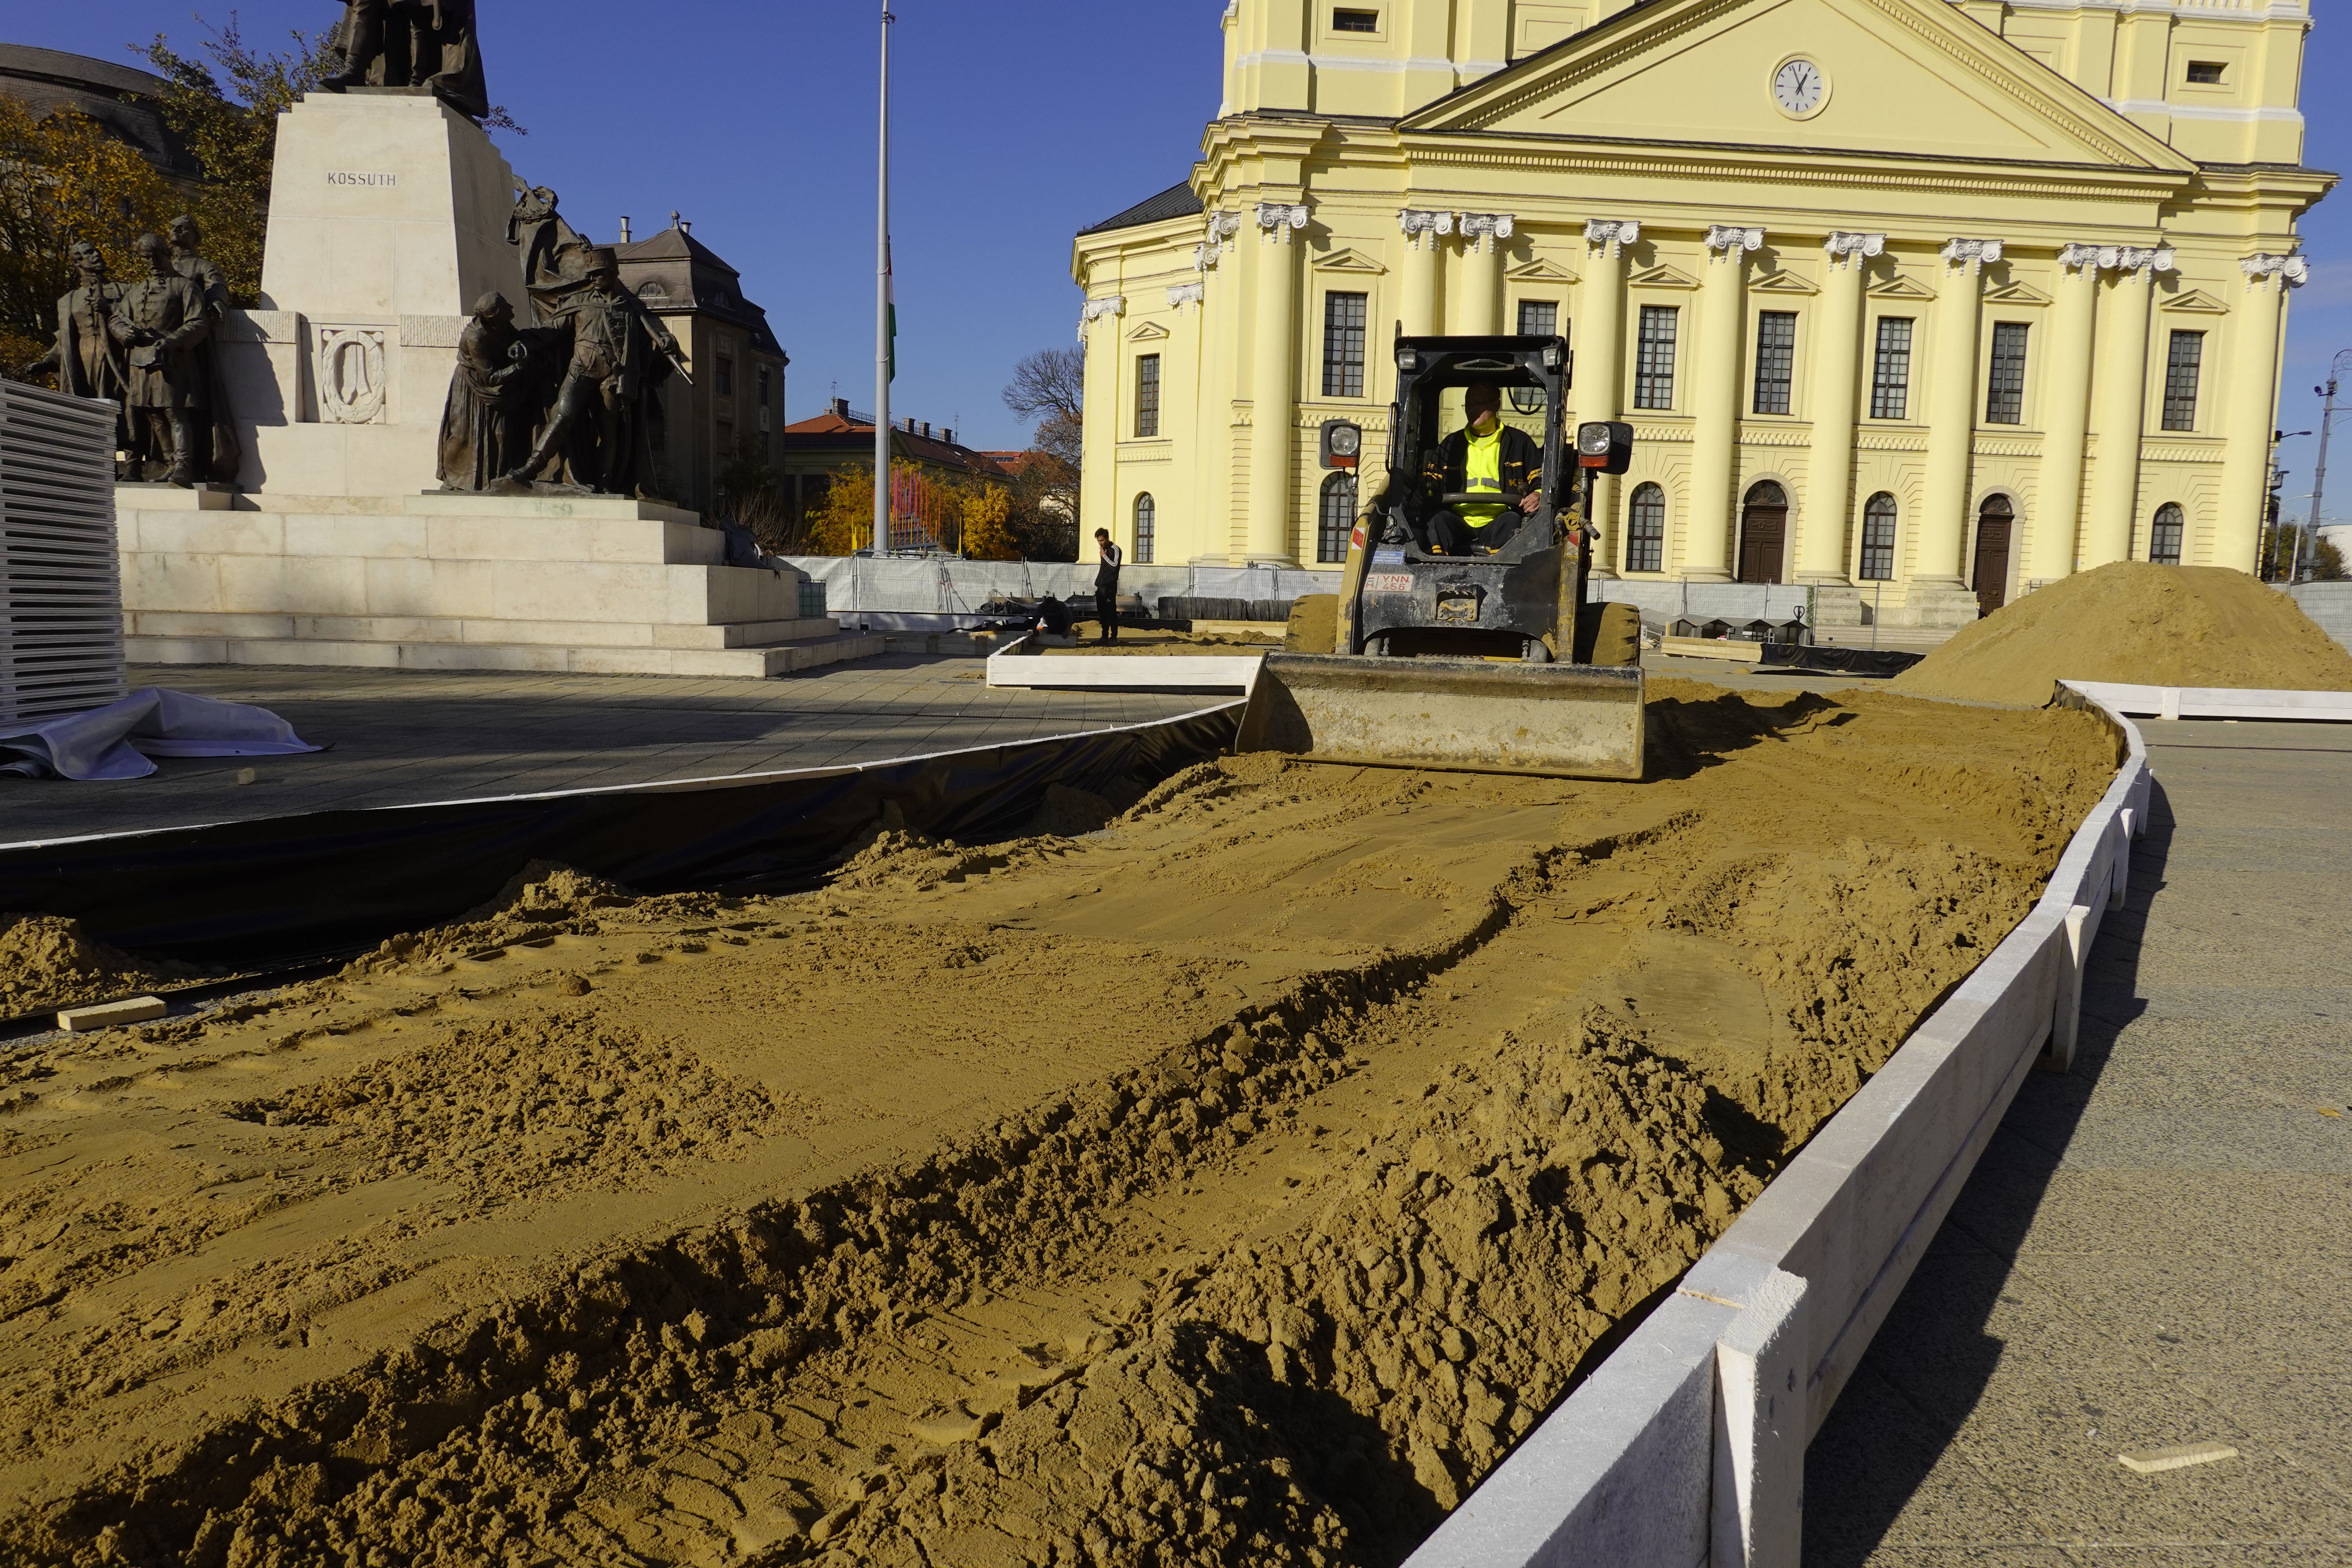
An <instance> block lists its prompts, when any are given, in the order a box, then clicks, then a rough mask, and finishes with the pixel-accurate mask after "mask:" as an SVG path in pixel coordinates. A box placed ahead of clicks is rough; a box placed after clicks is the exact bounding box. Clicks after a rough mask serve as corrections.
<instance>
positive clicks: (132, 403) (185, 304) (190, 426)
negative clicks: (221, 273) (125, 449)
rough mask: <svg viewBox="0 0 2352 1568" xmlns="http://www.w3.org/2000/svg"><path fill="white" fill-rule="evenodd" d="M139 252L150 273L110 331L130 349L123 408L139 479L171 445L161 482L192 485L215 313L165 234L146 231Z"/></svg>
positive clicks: (118, 308) (122, 303) (127, 296)
mask: <svg viewBox="0 0 2352 1568" xmlns="http://www.w3.org/2000/svg"><path fill="white" fill-rule="evenodd" d="M134 248H135V249H137V251H138V252H139V258H140V259H141V260H142V261H144V262H145V263H146V264H147V276H146V277H144V278H142V279H139V280H138V281H137V282H135V283H131V284H129V285H127V286H126V287H125V288H124V289H123V290H122V293H121V297H120V298H118V299H117V300H115V302H114V313H113V315H112V316H111V317H110V318H109V320H108V321H107V334H108V336H110V337H111V338H112V339H113V340H114V341H115V342H117V343H119V344H121V345H122V347H123V348H124V349H125V350H127V351H128V352H127V353H125V354H124V356H123V365H124V375H125V382H126V386H125V395H124V397H123V403H124V405H125V406H126V407H127V408H128V409H129V410H130V413H131V426H132V430H133V434H134V436H136V437H139V438H140V446H141V449H142V454H143V455H142V458H140V459H139V460H138V463H137V467H138V468H139V474H138V477H139V478H141V479H147V478H150V477H152V476H151V474H150V472H149V470H150V469H152V467H153V466H154V462H155V458H156V453H157V451H158V449H159V448H164V447H168V449H169V450H170V452H171V454H172V467H171V470H170V471H169V472H168V473H166V474H165V475H164V476H163V477H164V479H166V480H168V481H169V482H170V483H172V484H175V485H183V486H184V485H193V484H194V483H195V482H196V478H197V475H196V469H195V463H194V458H195V451H196V421H197V416H198V415H200V414H202V413H203V412H204V411H205V402H206V398H205V393H206V390H207V389H206V388H205V380H204V374H203V371H202V368H201V366H200V365H199V364H198V363H197V360H196V351H197V349H198V348H200V347H201V346H202V345H203V343H204V342H205V339H206V338H207V337H208V336H209V335H210V334H211V332H212V313H211V312H210V311H209V310H206V309H205V297H204V295H203V293H202V292H201V291H200V290H199V289H197V287H196V286H195V285H194V283H192V282H190V281H189V280H188V279H185V278H183V277H181V276H180V275H179V273H177V272H175V271H173V268H172V247H171V245H170V244H169V243H168V242H167V241H166V240H165V239H164V238H163V236H162V235H160V234H142V235H141V236H140V237H139V240H138V244H137V245H136V247H134Z"/></svg>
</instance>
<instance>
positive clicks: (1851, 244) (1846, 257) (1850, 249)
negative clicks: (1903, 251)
mask: <svg viewBox="0 0 2352 1568" xmlns="http://www.w3.org/2000/svg"><path fill="white" fill-rule="evenodd" d="M1822 249H1823V250H1826V251H1828V252H1829V253H1830V266H1831V267H1832V268H1835V267H1837V266H1839V265H1841V264H1843V265H1847V266H1852V267H1857V268H1858V267H1860V266H1861V265H1862V264H1863V263H1864V262H1865V261H1867V260H1869V259H1870V258H1872V257H1874V256H1884V255H1885V254H1886V237H1885V235H1883V234H1847V233H1845V232H1844V231H1843V230H1839V231H1837V232H1834V233H1832V235H1831V236H1830V237H1828V238H1827V239H1825V240H1823V241H1822Z"/></svg>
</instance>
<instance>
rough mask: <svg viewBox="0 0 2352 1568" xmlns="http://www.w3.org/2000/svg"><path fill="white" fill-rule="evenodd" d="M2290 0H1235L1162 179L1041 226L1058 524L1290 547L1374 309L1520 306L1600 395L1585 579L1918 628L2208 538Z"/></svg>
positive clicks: (2293, 240) (2268, 416)
mask: <svg viewBox="0 0 2352 1568" xmlns="http://www.w3.org/2000/svg"><path fill="white" fill-rule="evenodd" d="M2311 25H2312V20H2311V15H2310V8H2309V5H2308V0H2009V3H2007V4H2003V3H2002V0H1959V3H1958V4H1954V3H1952V0H1643V3H1640V4H1629V3H1628V0H1543V3H1538V0H1337V3H1335V0H1233V3H1232V4H1231V5H1228V6H1226V8H1225V10H1224V16H1223V30H1224V63H1223V99H1224V102H1223V107H1222V108H1221V109H1220V110H1219V113H1218V117H1217V118H1216V119H1215V120H1213V121H1211V122H1210V123H1209V125H1208V127H1207V130H1206V132H1205V134H1204V136H1203V140H1202V153H1201V160H1200V162H1198V163H1195V164H1194V166H1193V168H1192V174H1191V176H1190V178H1189V179H1188V180H1186V181H1185V182H1184V183H1183V184H1180V185H1177V186H1175V187H1173V188H1172V189H1170V190H1168V191H1164V192H1162V193H1160V195H1156V196H1153V197H1150V199H1148V200H1146V201H1144V202H1141V203H1139V204H1138V205H1136V206H1134V207H1132V208H1130V209H1129V210H1128V211H1126V212H1123V213H1121V214H1119V215H1118V216H1116V217H1113V218H1111V219H1109V220H1108V221H1106V222H1104V223H1102V224H1099V225H1097V226H1095V227H1093V228H1090V229H1087V230H1086V231H1084V232H1082V233H1081V234H1079V235H1078V236H1077V237H1076V243H1075V245H1074V247H1073V254H1072V271H1073V276H1074V277H1075V279H1076V281H1077V283H1078V284H1079V286H1080V288H1081V289H1082V290H1083V291H1084V295H1085V300H1084V306H1083V312H1082V326H1081V331H1082V332H1083V335H1084V341H1085V342H1086V352H1087V376H1086V380H1087V388H1086V432H1085V451H1086V461H1085V481H1084V482H1085V489H1084V503H1083V507H1082V510H1083V513H1084V515H1085V517H1086V518H1087V521H1089V522H1090V523H1091V522H1094V521H1104V522H1107V523H1108V524H1109V525H1110V526H1111V528H1112V529H1113V531H1114V534H1115V536H1116V537H1118V539H1119V541H1120V542H1122V543H1124V544H1127V545H1129V549H1130V558H1131V559H1138V560H1140V559H1147V558H1152V557H1156V558H1157V559H1159V560H1161V561H1203V562H1232V563H1240V562H1244V561H1267V562H1285V563H1287V562H1297V563H1307V564H1315V563H1326V564H1328V563H1335V562H1336V561H1337V560H1338V559H1339V556H1340V555H1341V554H1342V553H1343V552H1344V549H1345V541H1346V536H1347V532H1348V518H1349V513H1350V511H1351V510H1352V509H1353V507H1354V505H1355V488H1354V487H1355V479H1354V477H1353V476H1352V475H1351V474H1349V473H1346V472H1344V471H1338V472H1332V471H1326V470H1324V469H1323V468H1320V467H1319V466H1318V443H1317V438H1316V433H1317V430H1318V427H1319V426H1321V425H1322V424H1323V422H1324V421H1326V420H1329V419H1335V418H1340V419H1347V420H1350V421H1353V422H1356V423H1358V424H1360V426H1361V427H1362V429H1363V432H1364V439H1363V461H1364V465H1365V468H1366V469H1367V470H1368V471H1371V472H1377V471H1379V469H1380V468H1381V466H1382V454H1383V452H1384V449H1385V447H1386V445H1387V439H1388V417H1389V410H1388V403H1389V399H1390V398H1391V395H1392V394H1393V389H1394V385H1395V370H1394V365H1393V361H1392V356H1391V353H1390V351H1389V342H1390V338H1391V333H1392V332H1393V331H1395V330H1396V329H1397V328H1398V327H1399V325H1402V330H1403V331H1405V332H1407V333H1409V334H1421V333H1433V332H1443V333H1493V332H1511V331H1535V332H1543V333H1557V334H1559V335H1561V336H1564V337H1567V338H1568V339H1569V340H1570V347H1571V349H1572V352H1573V353H1574V355H1575V364H1574V375H1575V381H1574V390H1573V393H1572V409H1571V413H1572V415H1573V416H1574V417H1576V418H1579V419H1614V418H1624V419H1628V420H1630V421H1631V422H1632V423H1633V426H1634V431H1635V437H1636V448H1635V455H1634V467H1633V471H1632V472H1631V473H1629V474H1627V475H1625V476H1624V477H1623V478H1622V479H1613V480H1608V481H1604V484H1603V488H1602V493H1601V497H1600V508H1601V522H1602V524H1603V527H1604V529H1605V530H1606V546H1607V551H1608V558H1607V561H1606V563H1605V565H1606V568H1607V569H1608V570H1609V571H1612V572H1616V573H1622V574H1624V575H1626V576H1629V577H1650V578H1675V577H1687V578H1690V579H1693V580H1699V581H1723V580H1728V579H1738V580H1745V581H1755V582H1784V583H1803V584H1812V585H1815V586H1817V587H1819V588H1821V589H1822V591H1823V595H1824V596H1825V597H1830V596H1836V597H1841V598H1842V599H1847V600H1852V601H1853V603H1854V604H1855V605H1859V603H1860V600H1859V596H1858V595H1860V594H1861V593H1862V592H1864V591H1867V592H1870V593H1874V594H1883V595H1884V598H1885V605H1886V609H1887V612H1888V615H1887V618H1888V619H1889V620H1890V621H1896V620H1898V619H1899V620H1907V621H1910V622H1912V623H1913V624H1927V625H1953V624H1958V622H1959V621H1960V620H1963V619H1966V618H1969V617H1972V616H1975V615H1976V614H1977V613H1978V612H1979V609H1980V608H1982V607H1984V606H1986V605H1998V604H1999V603H2000V602H2001V601H2002V600H2003V599H2004V598H2005V597H2007V596H2010V595H2014V594H2016V593H2019V592H2022V591H2025V590H2027V589H2030V588H2031V587H2032V585H2034V584H2036V583H2039V582H2045V581H2048V580H2050V579H2053V578H2055V577H2058V576H2063V575H2064V574H2068V573H2072V572H2074V571H2077V570H2081V569H2084V568H2086V567H2090V566H2096V565H2099V564H2102V563H2105V562H2109V561H2118V560H2125V559H2133V560H2140V561H2148V560H2155V561H2173V562H2185V563H2210V564H2217V565H2227V566H2233V567H2238V568H2241V569H2248V570H2250V569H2252V566H2253V563H2254V553H2255V549H2256V541H2257V537H2258V533H2259V531H2260V527H2261V519H2262V515H2263V492H2264V488H2265V478H2266V474H2267V468H2268V461H2269V458H2270V447H2271V436H2272V429H2273V418H2274V416H2275V413H2276V408H2277V397H2278V382H2279V375H2278V363H2279V355H2280V351H2281V344H2282V335H2283V328H2284V314H2285V300H2286V296H2287V293H2288V290H2289V289H2290V288H2291V287H2293V286H2294V284H2296V283H2298V282H2300V281H2301V280H2302V279H2303V278H2304V276H2305V262H2304V261H2303V259H2302V258H2301V257H2300V256H2299V255H2298V254H2297V251H2298V248H2299V241H2298V238H2297V235H2296V223H2297V220H2298V218H2299V217H2300V216H2301V215H2302V214H2303V213H2304V212H2305V210H2307V209H2308V208H2309V207H2310V206H2311V205H2312V204H2313V203H2315V202H2316V201H2317V200H2319V199H2320V197H2321V196H2322V195H2325V194H2326V191H2327V190H2328V189H2329V188H2330V186H2331V185H2332V184H2333V183H2334V179H2335V177H2334V176H2333V175H2331V174H2325V173H2322V172H2320V171H2317V170H2314V169H2310V168H2307V167H2305V166H2304V163H2303V132H2304V125H2303V116H2302V113H2301V111H2300V110H2299V108H2298V103H2297V95H2298V92H2299V89H2300V82H2301V70H2302V61H2303V54H2304V46H2305V36H2306V34H2307V33H2308V31H2309V29H2310V27H2311ZM1204 63H1205V62H1204ZM1507 416H1508V411H1507ZM1145 531H1149V537H1150V540H1151V544H1150V549H1151V551H1152V557H1147V555H1146V553H1145V552H1146V548H1147V547H1146V546H1145V545H1144V543H1143V539H1142V537H1141V536H1142V535H1144V534H1145ZM1854 613H1855V614H1858V613H1859V611H1858V609H1856V610H1855V611H1854Z"/></svg>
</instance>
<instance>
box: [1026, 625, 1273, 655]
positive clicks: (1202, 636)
mask: <svg viewBox="0 0 2352 1568" xmlns="http://www.w3.org/2000/svg"><path fill="white" fill-rule="evenodd" d="M1281 647H1282V644H1281V643H1280V642H1279V641H1277V640H1276V639H1274V638H1272V637H1229V636H1226V635H1224V634H1223V633H1218V632H1139V631H1123V632H1121V633H1119V634H1118V641H1117V642H1109V643H1107V642H1103V641H1101V640H1100V639H1099V638H1097V637H1090V636H1081V637H1079V638H1078V639H1077V642H1076V646H1074V647H1053V646H1052V645H1050V644H1048V645H1047V646H1045V647H1042V648H1040V649H1039V650H1038V651H1039V652H1041V653H1083V654H1102V655H1109V654H1121V655H1126V656H1129V657H1130V658H1131V657H1136V656H1145V657H1149V656H1150V655H1153V654H1158V655H1160V656H1162V657H1165V656H1168V655H1171V654H1174V655H1193V656H1198V655H1202V654H1244V653H1275V652H1278V651H1279V650H1280V649H1281ZM1014 657H1016V658H1018V657H1019V656H1018V655H1015V656H1014Z"/></svg>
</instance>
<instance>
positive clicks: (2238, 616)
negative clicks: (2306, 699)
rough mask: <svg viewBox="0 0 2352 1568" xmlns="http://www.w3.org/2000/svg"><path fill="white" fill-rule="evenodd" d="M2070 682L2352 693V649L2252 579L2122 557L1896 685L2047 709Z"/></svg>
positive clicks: (1994, 617)
mask: <svg viewBox="0 0 2352 1568" xmlns="http://www.w3.org/2000/svg"><path fill="white" fill-rule="evenodd" d="M2060 680H2115V681H2127V682H2133V683H2136V684H2138V685H2143V686H2212V687H2236V688H2249V687H2251V688H2255V689H2269V690H2286V691H2352V653H2347V652H2346V651H2345V650H2344V648H2343V647H2341V646H2340V645H2338V644H2337V643H2336V640H2335V639H2334V638H2333V637H2329V636H2328V635H2327V634H2326V632H2324V631H2321V630H2320V629H2319V627H2318V626H2316V625H2315V624H2314V623H2313V621H2312V619H2311V617H2310V616H2306V615H2305V614H2304V613H2303V611H2302V609H2301V608H2300V607H2298V606H2297V605H2296V604H2295V602H2294V600H2293V599H2291V598H2289V597H2288V596H2287V595H2284V594H2282V593H2280V592H2279V591H2278V590H2277V589H2275V588H2270V587H2265V586H2264V585H2263V584H2260V583H2257V582H2256V581H2254V579H2253V578H2252V577H2249V576H2248V575H2246V574H2244V573H2243V572H2233V571H2231V570H2229V569H2228V568H2226V567H2221V566H2156V565H2151V564H2149V563H2147V562H2137V561H2119V562H2116V563H2114V564H2112V565H2107V566H2101V567H2099V568H2097V569H2096V570H2095V571H2091V572H2079V573H2076V574H2074V576H2071V577H2062V578H2060V579H2059V580H2058V581H2057V582H2055V583H2053V584H2050V585H2049V586H2048V587H2046V588H2040V589H2036V590H2035V591H2034V592H2033V593H2031V594H2028V595H2026V596H2025V597H2023V598H2021V599H2018V600H2014V601H2012V602H2011V603H2010V604H2008V605H2004V606H2003V607H2002V608H2000V609H1999V610H1996V611H1994V612H1993V613H1992V614H1991V615H1990V616H1986V617H1985V618H1984V619H1983V620H1980V621H1979V622H1977V623H1976V624H1975V625H1973V626H1964V627H1962V628H1961V629H1960V631H1959V633H1958V635H1957V636H1955V637H1953V638H1952V640H1951V641H1949V642H1948V643H1946V644H1945V645H1944V646H1943V647H1939V648H1937V650H1936V651H1935V652H1933V653H1931V654H1929V655H1928V656H1927V658H1924V659H1922V660H1920V661H1919V662H1918V663H1917V664H1916V665H1914V666H1912V667H1911V668H1909V669H1906V670H1905V671H1904V672H1903V673H1902V674H1901V675H1898V676H1896V677H1895V681H1894V684H1895V689H1898V690H1902V691H1908V692H1912V693H1914V694H1916V695H1917V696H1921V697H1958V698H1964V699H1966V700H1970V701H1975V702H2012V703H2018V704H2021V705H2023V706H2030V707H2039V706H2040V705H2042V703H2044V702H2047V701H2049V700H2050V691H2051V688H2052V686H2053V683H2055V682H2057V681H2060Z"/></svg>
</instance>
